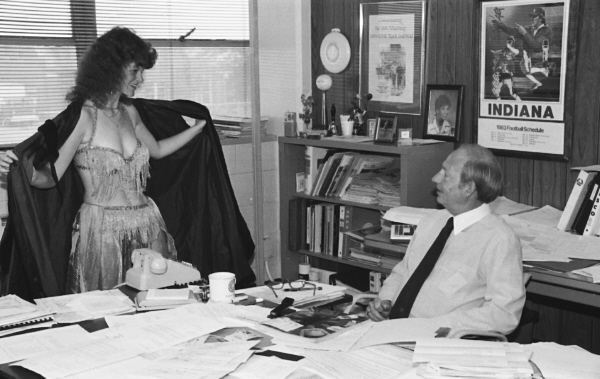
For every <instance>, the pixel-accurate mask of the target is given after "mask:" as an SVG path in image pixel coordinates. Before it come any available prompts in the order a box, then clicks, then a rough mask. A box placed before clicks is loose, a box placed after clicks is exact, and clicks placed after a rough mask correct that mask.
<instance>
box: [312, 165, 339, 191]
mask: <svg viewBox="0 0 600 379" xmlns="http://www.w3.org/2000/svg"><path fill="white" fill-rule="evenodd" d="M341 162H342V155H338V154H336V155H334V156H333V157H331V165H330V166H329V168H328V169H327V172H325V171H323V173H322V175H323V176H324V177H325V178H324V179H323V183H321V186H320V188H319V192H318V193H316V194H315V195H317V196H322V197H324V196H326V194H327V192H328V191H329V187H330V186H331V183H332V182H333V177H334V176H335V173H336V170H337V169H338V168H339V166H340V163H341Z"/></svg>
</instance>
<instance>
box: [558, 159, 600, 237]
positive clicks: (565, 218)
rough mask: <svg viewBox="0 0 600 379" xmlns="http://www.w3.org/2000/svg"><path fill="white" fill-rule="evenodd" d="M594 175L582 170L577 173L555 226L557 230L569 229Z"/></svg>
mask: <svg viewBox="0 0 600 379" xmlns="http://www.w3.org/2000/svg"><path fill="white" fill-rule="evenodd" d="M596 175H597V174H596V173H595V172H587V171H584V170H581V171H580V172H579V175H578V176H577V180H575V184H574V185H573V189H572V190H571V194H570V195H569V200H567V205H566V206H565V209H564V211H563V213H562V216H561V217H560V220H559V221H558V225H557V226H556V227H557V228H558V229H559V230H562V231H563V232H564V231H567V230H570V229H571V227H572V226H573V222H574V221H575V217H576V216H577V213H578V212H579V208H580V207H581V204H582V203H583V200H584V198H585V195H586V192H587V188H588V186H589V184H590V182H591V181H592V180H593V179H594V177H595V176H596Z"/></svg>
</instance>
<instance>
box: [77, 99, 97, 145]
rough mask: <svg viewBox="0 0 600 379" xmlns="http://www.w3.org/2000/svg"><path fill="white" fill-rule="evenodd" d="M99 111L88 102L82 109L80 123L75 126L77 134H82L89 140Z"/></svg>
mask: <svg viewBox="0 0 600 379" xmlns="http://www.w3.org/2000/svg"><path fill="white" fill-rule="evenodd" d="M97 112H98V110H97V109H96V108H95V107H94V106H93V105H92V104H91V103H90V102H88V101H86V102H85V103H84V104H83V106H82V107H81V114H80V115H79V121H77V125H76V126H75V131H74V132H75V133H79V134H82V135H83V136H84V138H85V139H87V138H89V135H88V134H90V132H91V130H92V127H93V125H94V121H95V118H96V114H97Z"/></svg>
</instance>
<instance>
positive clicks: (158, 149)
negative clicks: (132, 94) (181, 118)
mask: <svg viewBox="0 0 600 379" xmlns="http://www.w3.org/2000/svg"><path fill="white" fill-rule="evenodd" d="M127 111H128V112H129V114H130V115H131V119H132V122H133V126H134V128H135V134H136V136H137V137H138V138H139V139H140V141H142V142H143V143H144V144H145V145H146V147H148V150H149V151H150V157H152V158H154V159H160V158H164V157H166V156H167V155H170V154H173V153H174V152H176V151H177V150H179V149H180V148H181V147H183V145H185V144H186V143H188V142H189V141H190V140H191V139H192V138H194V137H195V136H196V135H198V134H200V133H201V132H202V129H204V126H205V125H206V120H196V122H195V123H194V125H192V126H191V127H190V128H189V129H186V130H184V131H183V132H181V133H179V134H176V135H174V136H171V137H169V138H165V139H162V140H160V141H157V140H156V139H155V138H154V136H153V135H152V133H150V131H149V130H148V128H146V125H144V123H143V122H142V120H141V118H140V115H139V113H138V112H137V109H135V107H133V106H128V107H127Z"/></svg>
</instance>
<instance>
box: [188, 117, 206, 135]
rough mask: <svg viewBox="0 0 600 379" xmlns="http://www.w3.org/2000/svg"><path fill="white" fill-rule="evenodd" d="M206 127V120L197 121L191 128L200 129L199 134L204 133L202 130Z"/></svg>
mask: <svg viewBox="0 0 600 379" xmlns="http://www.w3.org/2000/svg"><path fill="white" fill-rule="evenodd" d="M205 126H206V120H196V122H194V125H192V126H191V127H190V128H192V129H193V128H198V134H200V133H202V129H204V127H205Z"/></svg>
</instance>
